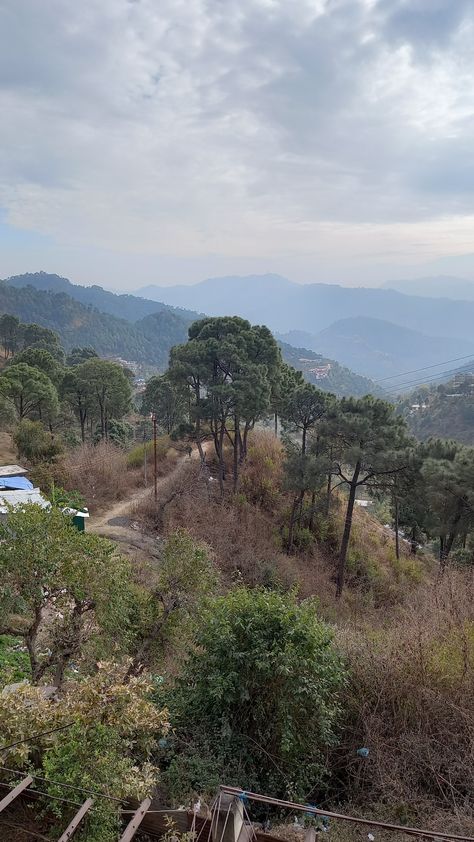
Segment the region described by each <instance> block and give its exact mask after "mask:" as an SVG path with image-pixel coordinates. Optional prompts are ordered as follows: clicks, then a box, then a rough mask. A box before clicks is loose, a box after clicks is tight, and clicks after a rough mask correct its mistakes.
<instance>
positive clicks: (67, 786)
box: [1, 766, 169, 812]
mask: <svg viewBox="0 0 474 842" xmlns="http://www.w3.org/2000/svg"><path fill="white" fill-rule="evenodd" d="M1 770H3V771H5V772H12V774H14V775H23V774H25V773H24V772H21V771H20V769H11V768H10V767H9V766H2V767H1ZM29 774H30V775H31V777H32V778H34V779H35V780H36V781H44V783H47V784H55V785H57V786H62V787H64V788H65V789H74V790H76V792H84V793H85V794H86V795H95V796H98V797H99V798H106V799H107V800H108V801H115V802H116V803H117V804H122V803H123V802H122V799H121V798H115V797H114V796H113V795H106V793H105V792H99V791H98V790H94V789H85V787H83V786H75V785H74V784H67V783H64V782H63V781H54V780H52V779H51V778H42V777H41V775H35V773H34V772H30V773H29ZM163 812H166V811H163ZM168 812H169V811H168Z"/></svg>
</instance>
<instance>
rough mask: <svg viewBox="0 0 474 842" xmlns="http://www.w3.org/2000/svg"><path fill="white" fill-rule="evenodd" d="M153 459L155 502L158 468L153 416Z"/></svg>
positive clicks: (154, 416)
mask: <svg viewBox="0 0 474 842" xmlns="http://www.w3.org/2000/svg"><path fill="white" fill-rule="evenodd" d="M153 458H154V461H155V475H154V477H153V480H154V486H155V500H156V498H157V497H158V468H157V458H156V415H155V414H153Z"/></svg>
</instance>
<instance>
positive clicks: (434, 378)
mask: <svg viewBox="0 0 474 842" xmlns="http://www.w3.org/2000/svg"><path fill="white" fill-rule="evenodd" d="M458 373H459V370H458V369H457V368H452V369H450V370H448V371H440V372H438V374H434V375H432V376H431V377H425V378H424V379H420V378H416V380H406V381H404V382H403V383H393V384H392V385H391V386H390V387H389V388H388V389H386V392H387V393H388V394H392V393H395V392H398V391H403V390H404V389H406V388H407V387H411V388H414V387H415V386H422V385H423V384H424V383H433V382H436V381H437V380H440V378H441V377H446V376H451V375H456V374H458Z"/></svg>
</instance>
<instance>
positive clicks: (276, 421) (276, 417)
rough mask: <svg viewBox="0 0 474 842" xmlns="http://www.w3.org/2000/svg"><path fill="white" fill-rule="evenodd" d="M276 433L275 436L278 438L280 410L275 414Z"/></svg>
mask: <svg viewBox="0 0 474 842" xmlns="http://www.w3.org/2000/svg"><path fill="white" fill-rule="evenodd" d="M274 433H275V438H276V439H277V438H278V412H275V415H274Z"/></svg>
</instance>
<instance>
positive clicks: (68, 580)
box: [0, 504, 130, 684]
mask: <svg viewBox="0 0 474 842" xmlns="http://www.w3.org/2000/svg"><path fill="white" fill-rule="evenodd" d="M0 581H1V583H2V589H1V592H0V609H1V610H0V615H1V617H2V620H1V623H0V632H2V631H3V632H4V633H10V634H15V635H18V636H20V637H22V638H23V640H24V641H25V643H26V645H27V646H28V651H29V657H30V664H31V671H32V679H33V681H34V682H38V681H40V680H41V679H42V677H43V676H44V675H47V674H48V673H49V672H51V671H54V676H55V681H56V682H57V683H58V684H60V683H61V682H62V680H63V678H64V672H65V670H66V668H67V666H68V664H69V662H70V660H71V658H72V657H74V658H81V657H82V656H84V654H85V647H86V644H87V646H88V648H89V650H90V651H91V652H92V651H94V652H100V653H106V652H107V651H109V652H110V651H113V650H115V649H116V648H117V647H118V646H120V645H121V646H122V651H123V650H124V649H125V648H126V645H127V635H128V619H127V618H128V614H129V606H130V568H129V564H128V562H126V561H125V560H124V559H123V558H121V557H120V556H118V555H117V553H116V549H115V547H114V545H113V544H111V543H110V542H109V541H106V540H105V539H103V538H99V537H98V536H96V535H92V534H87V533H79V532H78V531H77V530H76V529H75V528H74V527H73V526H72V524H71V520H70V518H68V517H66V516H65V515H63V514H62V513H61V511H60V510H59V509H57V508H56V507H52V508H51V509H49V510H45V509H42V508H41V507H40V506H38V505H32V504H28V505H26V506H23V507H16V508H15V509H11V510H10V512H9V514H8V520H7V521H6V522H5V523H1V524H0ZM89 617H91V618H92V617H93V620H94V622H93V623H92V622H91V621H90V620H89V619H88V618H89ZM2 624H4V625H3V626H2ZM45 647H49V649H50V653H49V654H47V653H46V652H45Z"/></svg>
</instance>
